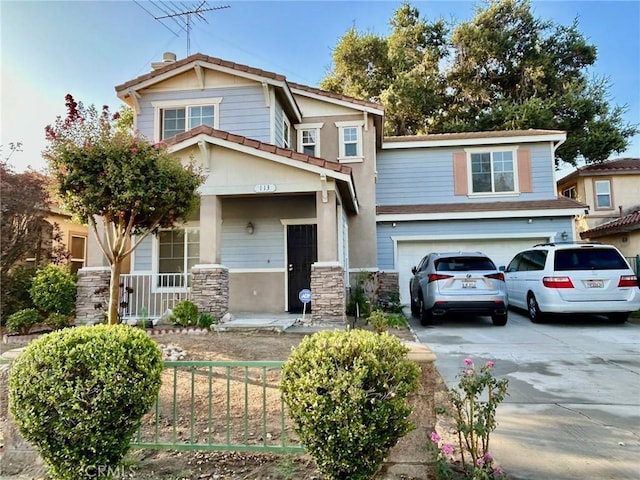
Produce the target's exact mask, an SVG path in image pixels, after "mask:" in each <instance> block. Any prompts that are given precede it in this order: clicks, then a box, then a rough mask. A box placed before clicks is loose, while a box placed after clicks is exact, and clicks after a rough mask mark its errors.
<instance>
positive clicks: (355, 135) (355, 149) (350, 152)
mask: <svg viewBox="0 0 640 480" xmlns="http://www.w3.org/2000/svg"><path fill="white" fill-rule="evenodd" d="M336 126H337V127H338V129H339V132H340V152H339V156H338V160H340V161H342V162H349V161H351V162H353V161H362V160H363V158H364V154H363V149H362V127H363V126H364V122H361V121H357V122H336Z"/></svg>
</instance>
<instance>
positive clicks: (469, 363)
mask: <svg viewBox="0 0 640 480" xmlns="http://www.w3.org/2000/svg"><path fill="white" fill-rule="evenodd" d="M464 364H465V365H466V366H468V367H470V366H471V365H473V360H471V359H470V358H465V359H464Z"/></svg>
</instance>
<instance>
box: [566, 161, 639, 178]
mask: <svg viewBox="0 0 640 480" xmlns="http://www.w3.org/2000/svg"><path fill="white" fill-rule="evenodd" d="M628 173H639V174H640V158H631V157H625V158H615V159H613V160H605V161H604V162H598V163H590V164H589V165H584V166H582V167H578V168H577V169H576V170H574V171H573V172H571V173H569V174H568V175H565V176H564V177H562V178H561V179H560V180H558V183H564V182H566V181H567V180H572V179H573V178H577V177H587V176H590V175H599V174H610V175H619V174H628Z"/></svg>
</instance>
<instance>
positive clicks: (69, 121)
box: [45, 95, 203, 323]
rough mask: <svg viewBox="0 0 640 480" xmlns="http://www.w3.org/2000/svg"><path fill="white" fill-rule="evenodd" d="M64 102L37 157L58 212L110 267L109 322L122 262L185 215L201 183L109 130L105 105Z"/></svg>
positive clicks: (160, 152) (112, 122) (157, 147)
mask: <svg viewBox="0 0 640 480" xmlns="http://www.w3.org/2000/svg"><path fill="white" fill-rule="evenodd" d="M65 100H66V107H67V116H66V117H65V118H61V117H58V119H57V120H56V122H55V125H54V126H51V125H49V126H47V128H46V135H47V140H48V142H49V143H48V147H47V150H46V152H45V156H46V158H47V159H48V161H49V165H50V168H51V171H52V172H53V175H54V177H55V180H56V183H57V185H56V189H57V193H58V195H59V197H60V198H61V199H62V201H63V203H64V206H65V207H66V209H67V210H68V211H69V212H71V213H72V214H74V215H75V216H76V217H78V218H79V219H80V220H81V221H82V222H85V223H88V224H89V226H90V227H91V229H92V230H93V232H94V234H95V235H96V238H97V240H98V243H99V245H100V248H101V249H102V251H103V253H104V254H105V256H106V258H107V260H108V262H109V265H110V266H111V279H110V288H109V309H108V318H109V323H117V321H118V286H119V280H120V273H121V270H122V262H123V260H124V259H125V258H126V257H127V256H128V255H130V254H131V252H132V251H133V250H134V249H135V248H136V247H137V246H138V245H139V244H140V242H142V241H143V240H144V239H145V238H146V237H147V236H148V235H150V234H153V233H155V232H157V231H158V229H160V228H168V227H172V226H173V225H174V224H175V223H177V222H180V221H183V220H185V219H186V218H187V217H188V215H189V213H190V212H191V211H193V209H194V208H195V207H196V205H197V202H198V196H197V193H196V190H197V188H198V187H199V186H200V185H201V183H202V181H203V177H202V176H201V175H200V173H199V172H197V171H196V170H195V169H194V168H193V166H192V165H189V166H186V167H184V166H182V165H181V164H180V162H179V161H178V160H176V159H174V158H172V157H171V156H170V154H169V152H168V151H167V149H166V147H165V146H164V145H162V144H151V143H150V142H148V141H147V140H146V139H144V138H141V137H138V136H137V135H135V134H134V133H131V132H130V131H129V130H128V129H127V128H124V127H123V126H122V125H120V124H118V125H116V122H117V121H118V120H119V115H113V116H112V115H111V114H110V113H109V108H108V107H107V106H104V107H103V108H102V110H101V111H98V110H97V109H96V108H95V107H94V106H91V107H88V108H86V107H84V105H83V104H82V103H81V102H76V101H75V100H74V99H73V97H72V96H71V95H67V96H66V98H65ZM124 123H125V124H126V122H124ZM99 224H100V225H101V228H100V230H102V231H100V230H99V227H98V225H99ZM134 235H135V236H136V241H135V242H134V241H133V236H134Z"/></svg>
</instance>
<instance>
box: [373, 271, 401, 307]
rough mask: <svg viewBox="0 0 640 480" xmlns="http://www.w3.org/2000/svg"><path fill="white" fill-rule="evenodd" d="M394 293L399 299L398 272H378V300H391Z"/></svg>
mask: <svg viewBox="0 0 640 480" xmlns="http://www.w3.org/2000/svg"><path fill="white" fill-rule="evenodd" d="M394 294H395V295H396V298H397V299H399V298H400V297H399V295H400V281H399V274H398V272H378V300H379V301H381V302H389V301H390V300H391V298H392V297H393V295H394Z"/></svg>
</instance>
